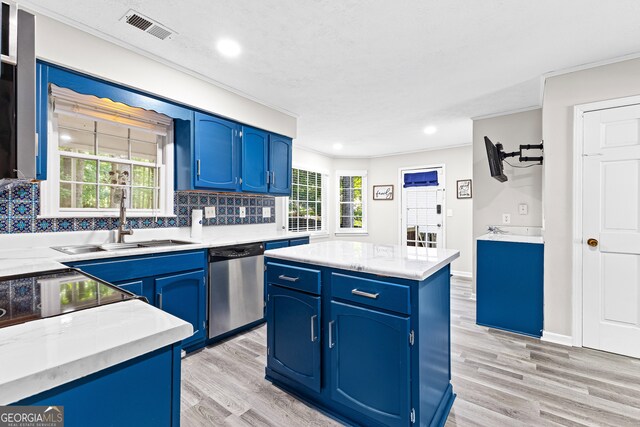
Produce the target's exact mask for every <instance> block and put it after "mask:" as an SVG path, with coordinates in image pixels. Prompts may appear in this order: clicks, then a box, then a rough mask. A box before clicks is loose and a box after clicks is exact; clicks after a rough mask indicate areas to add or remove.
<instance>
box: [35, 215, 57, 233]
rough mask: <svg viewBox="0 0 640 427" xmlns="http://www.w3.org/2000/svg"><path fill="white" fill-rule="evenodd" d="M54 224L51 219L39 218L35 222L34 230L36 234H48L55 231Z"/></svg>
mask: <svg viewBox="0 0 640 427" xmlns="http://www.w3.org/2000/svg"><path fill="white" fill-rule="evenodd" d="M54 224H55V221H54V220H53V218H39V219H36V221H35V224H34V229H35V232H36V233H49V232H52V231H55V228H54Z"/></svg>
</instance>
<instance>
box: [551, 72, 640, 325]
mask: <svg viewBox="0 0 640 427" xmlns="http://www.w3.org/2000/svg"><path fill="white" fill-rule="evenodd" d="M639 76H640V59H634V60H629V61H623V62H618V63H615V64H610V65H604V66H601V67H596V68H591V69H587V70H582V71H576V72H573V73H569V74H563V75H560V76H556V77H551V78H548V79H547V80H546V85H545V90H544V101H543V105H542V111H543V113H542V123H543V137H544V143H545V168H544V182H545V183H544V194H545V198H544V212H545V232H544V235H545V249H544V250H545V253H544V257H545V261H544V295H545V307H544V327H545V332H552V333H556V334H561V335H571V334H572V312H573V311H572V280H573V277H572V271H571V268H572V265H571V262H572V230H573V210H572V197H573V195H572V192H573V175H572V174H573V106H574V105H577V104H584V103H588V102H595V101H602V100H607V99H615V98H623V97H627V96H632V95H640V78H639Z"/></svg>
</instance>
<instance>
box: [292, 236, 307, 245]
mask: <svg viewBox="0 0 640 427" xmlns="http://www.w3.org/2000/svg"><path fill="white" fill-rule="evenodd" d="M308 244H309V238H308V237H301V238H299V239H291V240H289V246H299V245H308Z"/></svg>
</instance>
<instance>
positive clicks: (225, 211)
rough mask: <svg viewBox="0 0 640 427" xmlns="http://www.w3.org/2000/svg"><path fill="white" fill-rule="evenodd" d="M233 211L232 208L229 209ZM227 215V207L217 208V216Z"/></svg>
mask: <svg viewBox="0 0 640 427" xmlns="http://www.w3.org/2000/svg"><path fill="white" fill-rule="evenodd" d="M231 209H233V208H231ZM226 214H227V207H225V206H219V207H218V215H226Z"/></svg>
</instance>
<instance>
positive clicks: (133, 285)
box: [114, 280, 144, 296]
mask: <svg viewBox="0 0 640 427" xmlns="http://www.w3.org/2000/svg"><path fill="white" fill-rule="evenodd" d="M143 284H144V282H143V281H142V280H134V281H125V282H116V283H114V285H116V286H117V287H119V288H121V289H124V290H125V291H128V292H131V293H132V294H136V295H139V296H143V295H144V290H143V289H144V285H143Z"/></svg>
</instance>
